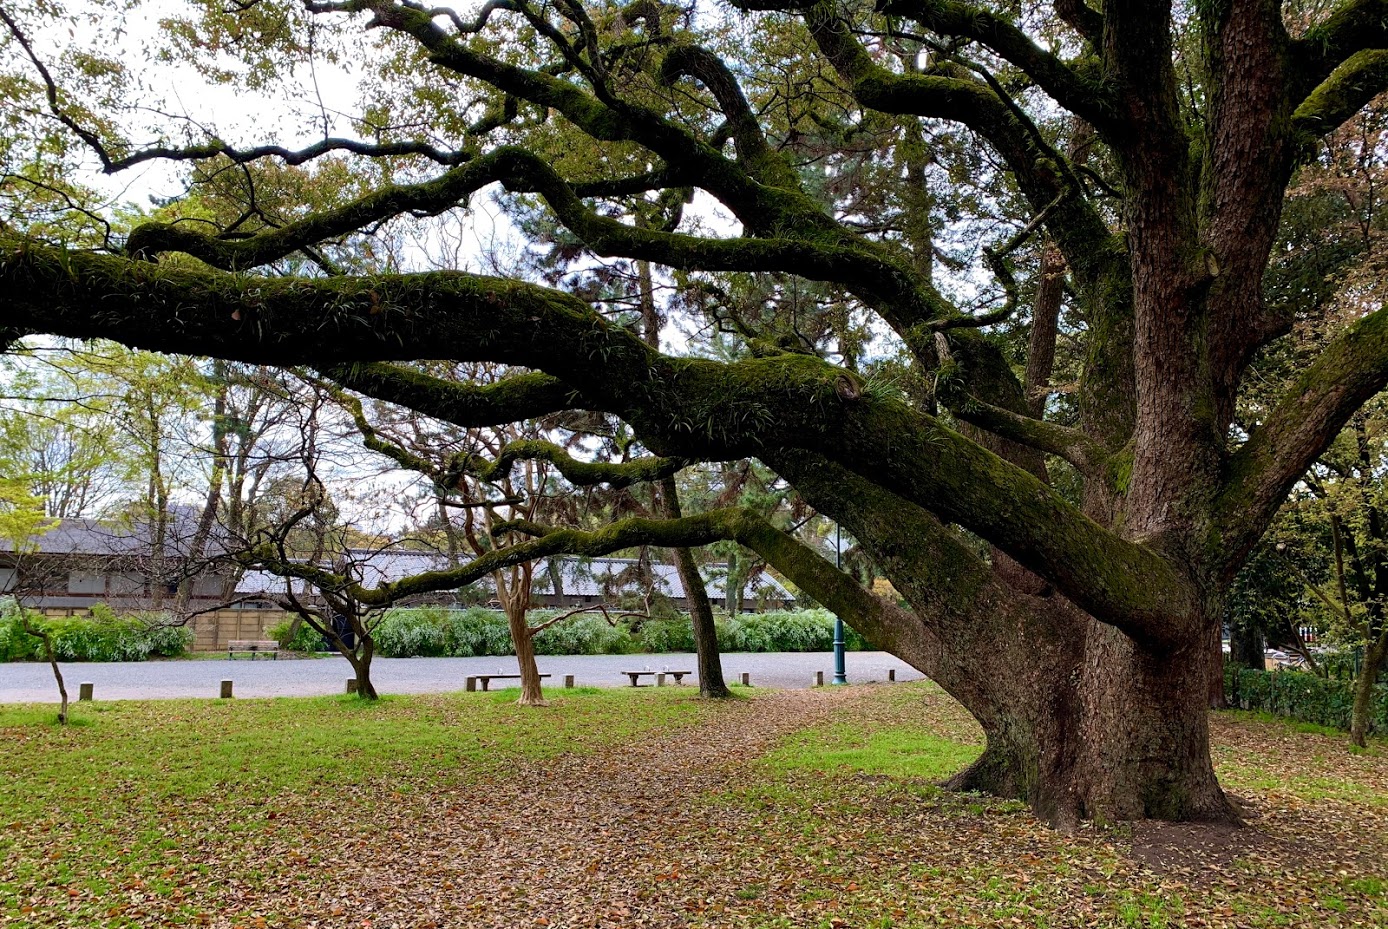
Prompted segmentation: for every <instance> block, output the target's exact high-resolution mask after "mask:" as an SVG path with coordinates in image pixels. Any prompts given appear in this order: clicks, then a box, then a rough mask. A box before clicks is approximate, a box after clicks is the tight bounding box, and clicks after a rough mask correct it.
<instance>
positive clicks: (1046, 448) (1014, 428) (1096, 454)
mask: <svg viewBox="0 0 1388 929" xmlns="http://www.w3.org/2000/svg"><path fill="white" fill-rule="evenodd" d="M950 412H952V413H953V414H954V415H955V416H957V417H959V418H960V419H962V420H963V421H964V422H966V423H969V424H970V425H973V426H977V427H978V428H980V429H985V430H987V431H988V432H991V433H993V434H994V435H997V436H1000V437H1002V438H1004V439H1008V440H1010V441H1013V442H1017V443H1018V444H1020V445H1025V446H1027V447H1028V448H1034V449H1036V450H1037V451H1042V452H1048V453H1050V454H1052V455H1056V456H1058V457H1060V458H1063V459H1065V460H1066V461H1068V462H1070V464H1072V465H1074V466H1075V468H1076V469H1078V470H1079V472H1080V473H1081V474H1084V475H1085V476H1086V477H1089V478H1098V477H1100V476H1101V475H1103V473H1104V469H1105V466H1106V465H1107V463H1108V461H1109V458H1110V456H1109V454H1108V452H1107V450H1106V449H1104V447H1103V446H1101V445H1100V444H1099V443H1097V442H1095V441H1094V440H1093V439H1091V438H1090V437H1089V436H1087V435H1085V433H1084V432H1082V431H1081V430H1079V429H1072V428H1070V427H1069V426H1062V425H1060V424H1059V423H1049V422H1046V421H1045V420H1043V419H1036V418H1033V417H1031V416H1026V415H1023V414H1021V413H1014V412H1013V411H1011V410H1006V409H1003V408H1002V407H1000V406H994V405H993V404H991V403H985V402H984V401H982V400H979V399H977V398H975V397H968V396H966V397H963V398H960V399H959V400H958V401H953V400H952V401H951V404H950Z"/></svg>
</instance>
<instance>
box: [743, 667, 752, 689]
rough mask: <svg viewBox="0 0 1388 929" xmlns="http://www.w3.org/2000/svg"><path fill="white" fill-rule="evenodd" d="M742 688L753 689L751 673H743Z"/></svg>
mask: <svg viewBox="0 0 1388 929" xmlns="http://www.w3.org/2000/svg"><path fill="white" fill-rule="evenodd" d="M742 686H743V687H751V686H752V672H750V671H743V672H742Z"/></svg>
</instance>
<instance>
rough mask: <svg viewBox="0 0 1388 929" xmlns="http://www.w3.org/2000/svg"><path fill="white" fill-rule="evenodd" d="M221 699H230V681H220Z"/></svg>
mask: <svg viewBox="0 0 1388 929" xmlns="http://www.w3.org/2000/svg"><path fill="white" fill-rule="evenodd" d="M222 699H223V700H230V699H231V681H222Z"/></svg>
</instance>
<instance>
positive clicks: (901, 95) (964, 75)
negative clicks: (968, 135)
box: [805, 0, 1126, 288]
mask: <svg viewBox="0 0 1388 929" xmlns="http://www.w3.org/2000/svg"><path fill="white" fill-rule="evenodd" d="M805 19H806V23H807V24H808V25H809V27H810V31H811V34H812V35H813V36H814V39H815V42H816V43H817V44H818V46H819V48H820V50H821V51H822V52H823V53H824V55H825V57H826V58H828V59H829V62H830V63H831V64H832V65H833V66H834V69H835V70H836V71H838V73H839V75H840V76H841V77H843V79H844V80H845V81H846V82H847V83H848V86H849V88H850V90H851V91H852V93H853V96H854V97H855V98H856V99H857V100H858V102H859V103H861V104H862V105H863V106H864V107H867V108H869V109H874V110H878V111H880V112H883V113H898V114H910V115H915V116H924V117H929V118H932V119H945V120H949V121H951V122H957V123H960V124H962V125H965V126H968V127H969V128H970V129H973V130H974V131H975V132H977V133H978V134H979V135H981V136H982V137H983V138H984V139H986V140H987V141H988V143H989V144H990V145H992V146H993V148H994V149H996V150H997V152H998V154H999V155H1001V156H1002V158H1003V160H1004V161H1005V162H1006V163H1007V166H1008V168H1009V169H1010V170H1011V171H1012V172H1013V176H1014V177H1015V178H1016V180H1017V184H1018V186H1019V187H1020V188H1021V190H1022V192H1023V193H1024V194H1025V195H1026V197H1027V200H1028V201H1029V202H1030V203H1031V205H1032V208H1033V209H1034V210H1035V211H1036V212H1037V213H1038V214H1039V213H1041V212H1042V211H1045V210H1047V209H1048V208H1050V207H1051V206H1052V205H1053V204H1054V205H1055V207H1054V209H1052V210H1051V212H1050V216H1049V221H1048V222H1047V229H1048V230H1049V231H1050V233H1051V236H1052V237H1053V239H1054V240H1055V242H1056V243H1057V244H1058V245H1059V246H1060V248H1061V250H1062V251H1063V252H1064V253H1065V259H1066V262H1067V263H1068V264H1069V266H1070V268H1071V270H1072V271H1073V273H1074V275H1075V279H1076V281H1077V283H1079V284H1080V285H1081V286H1083V287H1089V288H1094V287H1099V286H1106V282H1107V281H1108V280H1109V278H1110V277H1111V276H1112V275H1113V273H1114V270H1115V269H1116V268H1118V267H1119V266H1120V264H1121V265H1122V266H1123V268H1124V269H1126V261H1125V259H1124V258H1123V254H1122V249H1121V248H1115V247H1114V237H1113V235H1112V234H1111V233H1110V231H1109V230H1108V228H1107V226H1106V225H1105V224H1104V221H1103V219H1102V217H1101V216H1100V215H1099V213H1098V211H1097V210H1095V209H1094V207H1093V205H1092V204H1090V203H1089V202H1088V201H1087V200H1086V198H1085V197H1084V196H1083V194H1082V193H1081V192H1080V191H1081V188H1082V185H1081V184H1080V183H1079V181H1078V180H1077V178H1076V177H1075V175H1074V172H1073V170H1072V169H1071V168H1070V166H1069V165H1068V163H1067V161H1066V159H1065V158H1064V156H1063V155H1061V154H1060V153H1059V152H1057V151H1055V149H1054V148H1052V147H1051V146H1049V145H1048V144H1047V143H1046V142H1045V140H1044V139H1043V138H1041V136H1040V134H1039V133H1037V132H1035V131H1034V127H1031V126H1029V125H1028V124H1027V123H1026V122H1025V119H1024V117H1023V116H1022V115H1021V114H1020V112H1019V111H1018V110H1017V109H1015V108H1014V107H1012V106H1009V104H1008V102H1007V101H1005V100H1004V99H1002V98H1001V97H999V95H998V93H997V91H996V90H995V89H994V88H992V87H990V86H989V85H988V84H987V83H985V82H983V81H981V80H978V79H977V77H976V76H975V75H973V74H971V73H969V72H967V71H965V70H964V69H963V68H961V67H958V66H953V65H950V64H948V63H941V64H939V65H938V66H937V67H935V68H934V69H932V71H931V73H928V74H897V73H895V72H892V71H890V70H888V69H887V68H885V67H883V66H882V65H881V64H879V63H878V62H877V61H876V59H874V58H873V56H872V55H871V54H870V53H869V52H868V50H867V49H866V48H864V47H863V45H862V43H861V42H859V41H858V40H857V38H856V37H855V36H854V34H853V30H852V29H851V28H850V26H849V24H848V23H847V22H845V21H844V20H843V19H842V18H841V17H840V15H839V13H838V11H837V9H836V8H835V7H834V6H833V5H832V4H830V3H827V2H823V0H821V2H818V3H815V4H814V5H813V6H812V7H811V8H809V9H808V10H807V11H806V13H805ZM1067 194H1073V195H1067Z"/></svg>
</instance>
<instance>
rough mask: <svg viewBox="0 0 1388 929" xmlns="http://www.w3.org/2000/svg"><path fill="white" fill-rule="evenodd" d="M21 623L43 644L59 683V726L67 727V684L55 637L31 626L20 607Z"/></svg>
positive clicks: (25, 629) (46, 631)
mask: <svg viewBox="0 0 1388 929" xmlns="http://www.w3.org/2000/svg"><path fill="white" fill-rule="evenodd" d="M19 609H20V611H21V612H20V617H21V619H20V623H21V625H23V627H24V631H25V632H27V633H29V635H31V636H33V637H35V638H36V639H39V640H40V641H42V642H43V653H44V655H45V656H46V657H47V658H48V664H49V667H51V668H52V669H53V679H54V680H55V681H57V682H58V724H59V725H61V726H66V725H67V704H68V699H67V684H66V683H65V682H64V681H63V672H62V670H61V669H60V668H59V667H58V656H57V655H56V654H55V653H54V651H53V635H52V633H50V632H48V630H46V629H35V628H34V627H33V626H31V625H29V619H28V617H26V616H24V614H23V610H24V607H23V606H20V607H19Z"/></svg>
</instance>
